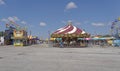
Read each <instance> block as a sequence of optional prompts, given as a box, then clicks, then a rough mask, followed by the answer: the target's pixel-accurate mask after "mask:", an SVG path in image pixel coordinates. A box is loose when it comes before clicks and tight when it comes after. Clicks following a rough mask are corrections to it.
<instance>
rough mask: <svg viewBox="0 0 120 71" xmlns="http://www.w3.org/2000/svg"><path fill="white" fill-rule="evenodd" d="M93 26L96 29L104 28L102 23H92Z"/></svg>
mask: <svg viewBox="0 0 120 71" xmlns="http://www.w3.org/2000/svg"><path fill="white" fill-rule="evenodd" d="M92 25H93V26H97V27H103V26H105V24H104V23H92Z"/></svg>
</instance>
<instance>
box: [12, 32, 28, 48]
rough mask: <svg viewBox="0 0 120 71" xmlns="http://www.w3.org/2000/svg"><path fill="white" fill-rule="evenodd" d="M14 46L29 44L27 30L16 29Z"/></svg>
mask: <svg viewBox="0 0 120 71" xmlns="http://www.w3.org/2000/svg"><path fill="white" fill-rule="evenodd" d="M13 35H14V37H13V39H14V46H25V45H27V44H28V38H27V32H26V31H25V30H14V32H13Z"/></svg>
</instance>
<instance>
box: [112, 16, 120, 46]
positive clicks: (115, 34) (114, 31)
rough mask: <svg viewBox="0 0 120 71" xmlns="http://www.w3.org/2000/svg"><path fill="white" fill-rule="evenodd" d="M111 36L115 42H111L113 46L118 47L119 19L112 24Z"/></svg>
mask: <svg viewBox="0 0 120 71" xmlns="http://www.w3.org/2000/svg"><path fill="white" fill-rule="evenodd" d="M111 35H112V36H113V37H115V40H113V46H120V18H118V19H116V20H115V21H114V22H112V25H111Z"/></svg>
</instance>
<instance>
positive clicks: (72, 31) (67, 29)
mask: <svg viewBox="0 0 120 71" xmlns="http://www.w3.org/2000/svg"><path fill="white" fill-rule="evenodd" d="M84 33H85V31H83V30H81V29H79V28H77V27H76V26H73V25H72V24H68V25H67V26H65V27H62V28H59V29H57V31H55V32H54V33H53V34H84Z"/></svg>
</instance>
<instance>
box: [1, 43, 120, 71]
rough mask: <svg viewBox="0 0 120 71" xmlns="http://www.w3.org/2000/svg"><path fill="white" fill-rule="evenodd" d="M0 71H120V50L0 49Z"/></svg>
mask: <svg viewBox="0 0 120 71" xmlns="http://www.w3.org/2000/svg"><path fill="white" fill-rule="evenodd" d="M0 71H120V48H119V47H118V48H117V47H116V48H114V47H107V48H100V47H93V48H90V47H87V48H53V47H44V46H41V45H32V46H26V47H14V46H0Z"/></svg>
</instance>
